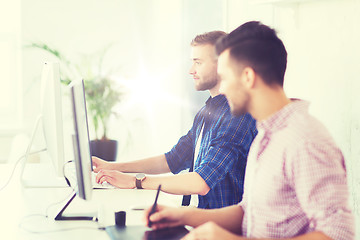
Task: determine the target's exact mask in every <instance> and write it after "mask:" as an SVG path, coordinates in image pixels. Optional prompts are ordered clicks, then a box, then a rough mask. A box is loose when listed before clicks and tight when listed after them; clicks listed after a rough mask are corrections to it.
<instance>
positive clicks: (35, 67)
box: [21, 0, 223, 161]
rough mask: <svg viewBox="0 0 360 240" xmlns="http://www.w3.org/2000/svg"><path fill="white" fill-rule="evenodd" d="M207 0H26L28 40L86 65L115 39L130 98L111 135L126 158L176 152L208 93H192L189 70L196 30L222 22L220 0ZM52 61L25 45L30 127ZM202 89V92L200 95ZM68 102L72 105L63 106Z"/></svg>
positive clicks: (109, 61)
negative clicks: (45, 67) (42, 80)
mask: <svg viewBox="0 0 360 240" xmlns="http://www.w3.org/2000/svg"><path fill="white" fill-rule="evenodd" d="M206 3H208V1H207V0H199V1H197V2H195V3H194V2H193V1H191V0H174V1H167V0H151V1H142V0H134V1H133V0H107V1H99V0H91V1H88V0H77V1H71V0H64V1H46V0H31V1H22V6H21V10H22V29H23V30H22V35H23V44H24V45H27V44H29V43H31V42H44V43H47V44H49V45H50V46H53V47H56V48H58V49H59V50H61V52H62V53H63V54H64V55H66V56H67V58H68V59H71V60H72V61H74V62H76V63H81V56H82V55H90V56H93V55H92V54H94V53H96V52H98V51H99V50H102V49H103V48H104V47H105V46H107V45H108V44H110V43H114V46H113V47H112V48H111V50H110V51H109V54H108V55H107V57H106V59H105V60H106V61H105V66H107V67H108V68H111V67H117V66H120V67H121V71H120V72H119V73H118V74H115V77H116V78H117V79H121V80H122V81H125V82H126V84H127V85H128V86H130V88H131V90H132V91H131V95H130V97H129V99H127V100H126V101H125V102H124V104H120V106H119V107H117V108H116V111H117V112H118V113H119V114H121V116H122V117H121V118H118V119H115V118H113V119H111V123H110V133H109V134H108V135H109V137H110V138H113V139H116V140H118V141H119V154H118V159H119V160H120V161H126V160H130V159H134V158H140V157H145V156H149V155H153V154H160V153H163V152H166V151H168V150H170V149H171V147H172V146H173V145H174V144H175V143H176V142H177V140H178V139H179V137H180V136H182V135H183V134H185V133H186V132H187V131H188V130H189V128H190V126H191V124H192V120H193V117H194V114H195V113H196V111H197V110H198V107H199V105H202V104H203V102H202V101H203V99H204V98H207V96H208V93H204V94H199V93H197V92H195V91H194V87H193V80H192V79H191V76H190V75H189V74H188V67H189V63H190V46H189V43H190V41H191V39H192V38H193V37H194V36H195V34H198V33H203V32H205V31H211V30H214V29H221V27H222V16H223V15H222V11H220V12H219V9H221V7H222V1H221V0H216V1H213V2H212V4H209V5H208V6H207V5H206ZM204 6H206V7H204ZM46 60H54V59H53V58H52V57H51V56H49V55H48V54H46V53H44V52H42V51H39V50H35V49H28V48H25V49H24V51H23V74H24V89H25V90H24V91H25V93H24V109H25V111H24V115H25V125H26V126H25V129H27V130H28V131H29V129H31V127H32V125H33V124H34V122H35V118H36V116H37V114H38V112H39V111H40V109H39V104H38V102H39V81H38V79H39V76H40V73H41V67H42V63H43V62H44V61H46ZM124 79H125V80H124ZM199 95H200V96H204V97H203V98H202V99H200V100H199V99H198V98H197V97H196V96H199ZM65 97H66V96H65ZM197 101H199V102H200V103H196V102H197ZM194 102H195V103H194ZM67 104H68V103H67ZM64 108H65V110H67V109H68V108H69V107H66V104H65V107H64ZM65 116H66V119H65V122H67V123H65V124H67V125H71V124H72V123H71V116H70V113H65ZM124 118H125V121H124ZM70 127H71V126H70ZM70 127H69V128H70ZM91 130H92V129H91ZM128 130H129V131H130V134H131V136H130V137H129V135H128ZM93 136H94V134H93V132H92V134H91V137H93ZM68 142H69V143H68V146H67V149H71V144H70V139H69V140H68Z"/></svg>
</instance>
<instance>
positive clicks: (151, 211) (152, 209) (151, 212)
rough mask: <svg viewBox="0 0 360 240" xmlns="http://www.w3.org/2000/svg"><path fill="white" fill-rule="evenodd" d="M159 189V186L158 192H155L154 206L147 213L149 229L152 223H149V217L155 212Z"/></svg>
mask: <svg viewBox="0 0 360 240" xmlns="http://www.w3.org/2000/svg"><path fill="white" fill-rule="evenodd" d="M160 189H161V184H160V185H159V187H158V190H157V192H156V197H155V201H154V204H153V205H152V208H151V210H150V213H149V216H148V220H149V227H151V225H152V222H151V221H150V216H151V215H152V214H153V213H155V212H156V207H157V200H158V198H159V193H160Z"/></svg>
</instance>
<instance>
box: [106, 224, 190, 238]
mask: <svg viewBox="0 0 360 240" xmlns="http://www.w3.org/2000/svg"><path fill="white" fill-rule="evenodd" d="M105 230H106V232H107V234H108V235H109V236H110V238H111V239H112V240H121V239H124V240H125V239H126V240H178V239H181V238H182V237H184V236H185V235H186V234H187V233H188V232H189V231H188V230H187V229H186V228H185V227H173V228H165V229H160V230H151V229H150V228H148V227H145V226H127V227H126V226H125V227H119V226H116V225H115V226H110V227H106V229H105Z"/></svg>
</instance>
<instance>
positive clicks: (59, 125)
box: [21, 62, 67, 187]
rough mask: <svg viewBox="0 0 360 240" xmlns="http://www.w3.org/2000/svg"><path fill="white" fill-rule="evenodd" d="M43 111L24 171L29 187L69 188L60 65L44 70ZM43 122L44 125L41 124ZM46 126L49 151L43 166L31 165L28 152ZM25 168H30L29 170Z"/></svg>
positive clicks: (24, 177)
mask: <svg viewBox="0 0 360 240" xmlns="http://www.w3.org/2000/svg"><path fill="white" fill-rule="evenodd" d="M40 109H41V112H40V114H39V117H38V121H37V122H36V124H35V128H34V132H33V134H32V137H31V141H30V143H29V146H28V150H27V154H26V155H25V157H26V161H25V162H24V164H23V167H22V171H21V180H22V184H23V185H24V186H25V187H66V186H67V184H66V181H65V179H64V175H63V166H64V164H65V149H64V126H63V109H62V94H61V83H60V69H59V63H56V62H46V63H44V65H43V68H42V74H41V89H40ZM40 123H42V124H41V125H40ZM39 125H40V126H42V132H43V134H42V136H43V137H44V140H45V141H44V142H45V148H46V151H45V153H44V154H42V155H41V157H45V158H44V159H42V160H41V161H40V162H39V164H29V161H28V157H29V155H28V153H29V149H30V148H31V145H32V143H33V140H34V138H35V136H36V135H37V133H38V132H37V129H38V126H39ZM25 168H26V169H27V170H26V171H25Z"/></svg>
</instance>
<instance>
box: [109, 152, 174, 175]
mask: <svg viewBox="0 0 360 240" xmlns="http://www.w3.org/2000/svg"><path fill="white" fill-rule="evenodd" d="M114 170H118V171H120V172H130V173H137V172H142V173H148V174H160V173H168V172H170V169H169V166H168V164H167V161H166V157H165V154H161V155H159V156H155V157H150V158H145V159H141V160H137V161H131V162H124V163H114Z"/></svg>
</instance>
